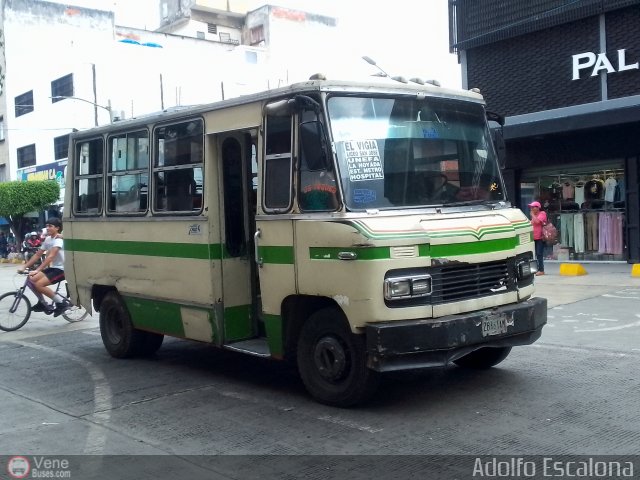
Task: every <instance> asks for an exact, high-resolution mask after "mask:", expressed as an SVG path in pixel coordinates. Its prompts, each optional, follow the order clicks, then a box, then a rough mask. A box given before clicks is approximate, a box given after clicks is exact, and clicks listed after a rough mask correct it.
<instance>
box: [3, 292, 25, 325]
mask: <svg viewBox="0 0 640 480" xmlns="http://www.w3.org/2000/svg"><path fill="white" fill-rule="evenodd" d="M12 310H13V312H12ZM30 315H31V302H30V301H29V299H28V298H27V297H26V296H25V295H24V294H18V292H17V291H16V292H8V293H5V294H4V295H2V296H0V329H1V330H4V331H5V332H12V331H14V330H18V329H19V328H20V327H22V326H23V325H24V324H25V323H27V320H29V316H30Z"/></svg>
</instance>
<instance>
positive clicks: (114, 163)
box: [107, 130, 149, 214]
mask: <svg viewBox="0 0 640 480" xmlns="http://www.w3.org/2000/svg"><path fill="white" fill-rule="evenodd" d="M108 145H109V150H110V151H109V157H108V158H109V159H110V163H109V166H108V171H107V195H108V198H109V203H108V204H107V211H108V213H111V214H121V213H144V212H146V211H147V185H148V183H149V134H148V132H147V131H146V130H140V131H137V132H128V133H122V134H119V135H114V136H112V137H109V142H108Z"/></svg>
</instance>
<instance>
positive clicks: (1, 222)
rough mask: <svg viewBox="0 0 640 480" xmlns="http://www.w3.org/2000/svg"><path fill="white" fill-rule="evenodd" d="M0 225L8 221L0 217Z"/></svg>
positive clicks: (6, 223)
mask: <svg viewBox="0 0 640 480" xmlns="http://www.w3.org/2000/svg"><path fill="white" fill-rule="evenodd" d="M0 225H9V222H8V221H7V219H6V218H4V217H0Z"/></svg>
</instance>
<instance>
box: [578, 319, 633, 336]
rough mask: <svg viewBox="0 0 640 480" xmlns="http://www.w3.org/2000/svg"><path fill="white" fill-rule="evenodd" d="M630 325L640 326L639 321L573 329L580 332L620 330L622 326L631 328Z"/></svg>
mask: <svg viewBox="0 0 640 480" xmlns="http://www.w3.org/2000/svg"><path fill="white" fill-rule="evenodd" d="M632 327H640V321H637V322H633V323H627V324H626V325H617V326H615V327H604V328H590V329H583V330H574V331H575V332H576V333H582V332H613V331H614V330H622V329H624V328H632Z"/></svg>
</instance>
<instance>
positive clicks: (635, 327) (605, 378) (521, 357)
mask: <svg viewBox="0 0 640 480" xmlns="http://www.w3.org/2000/svg"><path fill="white" fill-rule="evenodd" d="M594 268H595V267H594ZM603 268H604V267H603ZM551 270H552V268H551V267H548V268H547V271H548V272H549V274H548V275H547V276H545V277H540V278H539V281H538V286H539V288H538V291H539V294H540V295H541V296H542V295H546V296H548V297H549V298H550V304H551V305H552V308H550V310H549V324H548V326H547V327H545V329H544V333H543V336H542V338H541V340H540V341H539V342H538V343H536V344H535V345H533V346H530V347H521V348H518V349H514V351H513V352H512V354H511V355H510V356H509V358H508V359H507V360H506V361H505V362H503V363H502V364H501V365H500V367H499V368H495V369H492V370H489V371H486V372H470V371H466V370H463V369H459V368H455V367H451V368H446V369H437V370H428V371H421V372H413V373H401V374H395V375H391V376H389V377H388V378H386V380H385V382H384V385H383V388H382V389H381V390H380V393H379V395H378V396H377V397H376V398H375V399H374V400H373V401H372V402H371V403H369V404H367V405H366V406H363V407H360V408H357V409H348V410H345V409H336V408H330V407H326V406H323V405H319V404H317V403H315V402H313V401H312V400H311V399H310V398H309V397H308V395H307V394H306V392H305V390H304V388H303V386H302V384H301V382H300V380H299V379H298V378H297V376H296V375H295V372H293V371H291V370H290V369H288V368H287V367H286V366H283V365H281V364H279V363H276V362H269V361H263V360H259V359H254V358H251V357H246V356H242V355H239V354H233V353H231V352H225V351H218V350H216V349H213V348H211V347H208V346H206V345H202V344H198V343H194V342H188V341H182V340H177V339H168V340H167V341H166V344H165V345H164V346H163V347H162V349H161V350H160V352H159V354H158V355H157V356H156V357H155V358H153V359H147V360H142V359H137V360H130V361H123V360H114V359H111V358H110V357H108V355H107V354H106V353H105V351H104V348H103V346H102V343H101V340H100V336H99V331H98V329H97V321H96V320H95V319H91V320H89V321H85V322H82V323H81V324H74V325H70V324H67V323H66V322H65V321H64V320H62V319H55V320H52V319H50V318H49V317H45V316H44V315H38V314H36V315H35V317H34V320H33V321H30V322H29V323H28V324H27V325H26V326H25V327H24V328H23V329H22V330H21V331H18V332H12V333H0V404H1V405H3V410H4V412H11V413H10V415H6V414H3V415H2V416H1V417H0V454H2V453H4V454H29V455H34V454H38V453H47V454H58V455H70V454H99V455H103V454H109V455H117V454H121V455H130V454H134V455H141V454H161V455H171V456H184V455H211V454H225V455H274V454H276V455H294V456H296V457H295V458H292V457H286V460H282V462H280V463H278V464H277V465H275V466H272V467H264V468H273V471H275V472H285V473H286V472H291V471H295V472H297V473H298V474H299V473H300V472H305V471H306V472H307V473H309V471H311V470H310V469H311V465H315V463H313V462H311V463H309V462H310V461H309V460H308V459H309V457H304V455H383V454H384V455H394V454H397V455H432V454H456V455H497V454H503V455H523V454H525V455H535V454H542V455H545V454H546V455H568V454H584V455H594V454H603V455H608V454H617V455H632V454H638V451H639V447H638V446H639V445H640V428H638V421H637V398H638V394H637V392H638V391H639V389H640V379H639V376H638V375H637V372H638V371H639V370H640V350H639V348H640V342H638V339H640V317H639V316H638V312H639V311H640V309H638V303H639V302H640V279H636V278H631V277H630V275H629V274H628V272H629V271H630V267H629V266H627V265H624V266H620V265H618V266H615V268H613V267H607V268H606V270H607V271H605V270H602V271H598V272H597V273H596V272H595V271H593V273H590V275H588V276H587V277H588V278H587V277H580V278H571V277H559V276H558V275H554V274H553V272H552V271H551ZM609 270H612V271H609ZM10 283H11V275H10V269H9V268H8V267H6V266H0V287H3V286H6V285H7V284H10ZM189 458H190V460H189V461H188V462H187V463H188V465H189V467H188V468H187V467H185V465H183V463H181V462H183V461H184V458H182V457H181V458H180V459H176V460H175V461H176V462H177V463H176V465H180V467H179V469H180V468H182V469H185V468H187V470H186V471H188V472H190V473H193V472H192V470H191V469H192V468H196V467H194V465H196V466H197V469H203V471H206V472H208V475H209V476H210V478H250V477H251V473H252V472H253V473H255V472H257V471H261V469H258V470H255V471H253V470H252V469H251V468H248V467H246V466H245V467H239V466H238V465H233V463H232V464H229V465H227V466H226V467H220V465H218V464H216V465H217V466H215V467H214V466H212V465H211V464H210V460H208V457H197V459H193V458H191V457H189ZM312 458H313V457H312ZM358 458H361V457H358ZM400 458H402V457H400ZM461 458H462V457H461ZM412 461H413V460H411V459H409V460H406V461H404V463H403V460H401V459H398V460H395V461H391V463H389V462H386V463H383V465H381V466H380V468H382V470H380V471H385V469H387V470H388V473H389V475H392V474H393V473H394V472H397V471H399V470H401V469H402V468H401V467H405V469H407V468H408V469H409V470H410V469H411V468H412V466H411V462H412ZM394 462H395V463H394ZM245 463H246V462H245ZM449 463H451V462H449ZM249 464H251V461H250V462H249ZM454 464H455V462H454ZM454 467H455V465H454ZM454 467H452V468H454ZM239 468H240V469H242V468H248V470H247V471H245V472H244V475H241V474H240V473H239V472H240V471H242V470H238V469H239ZM261 468H262V467H261ZM345 468H346V467H345ZM456 468H460V467H459V466H458V467H456ZM465 468H466V467H465ZM454 470H455V468H454ZM183 471H184V470H183ZM313 471H314V472H316V471H315V470H313ZM138 473H139V472H138ZM165 473H166V472H165ZM320 473H322V471H321V472H320ZM324 473H325V474H326V473H327V472H326V471H325V472H324ZM314 475H315V476H321V475H320V474H319V473H318V472H316V473H314V474H313V475H311V477H312V478H313V476H314ZM467 476H470V475H467ZM328 477H331V475H328V476H327V475H325V476H323V478H328ZM92 478H93V477H92ZM96 478H100V477H96ZM140 478H147V477H140ZM149 478H151V477H149ZM156 478H157V477H156ZM160 478H169V477H163V476H160ZM174 478H175V477H174ZM185 478H186V477H185ZM256 478H257V477H256ZM447 478H448V477H447Z"/></svg>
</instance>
